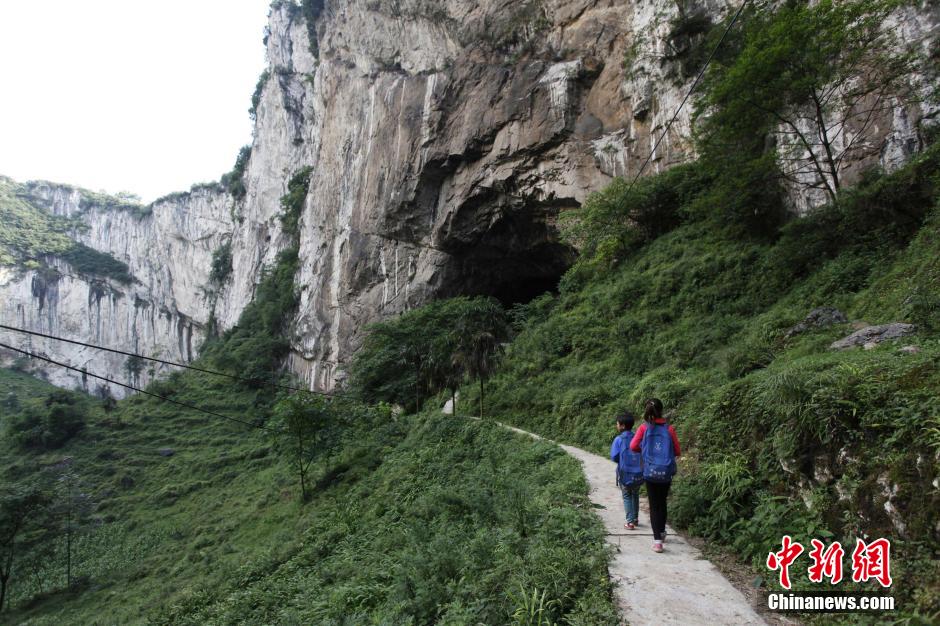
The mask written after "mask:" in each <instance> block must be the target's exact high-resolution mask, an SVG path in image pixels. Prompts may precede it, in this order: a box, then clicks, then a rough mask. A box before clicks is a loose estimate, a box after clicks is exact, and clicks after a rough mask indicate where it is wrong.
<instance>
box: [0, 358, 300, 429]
mask: <svg viewBox="0 0 940 626" xmlns="http://www.w3.org/2000/svg"><path fill="white" fill-rule="evenodd" d="M0 348H6V349H7V350H12V351H13V352H19V353H20V354H24V355H26V356H28V357H30V358H35V359H40V360H43V361H46V362H48V363H52V364H53V365H58V366H59V367H64V368H65V369H69V370H72V371H75V372H78V373H80V374H81V375H82V376H91V377H92V378H97V379H99V380H103V381H105V382H107V383H111V384H112V385H118V386H120V387H124V388H126V389H131V390H132V391H136V392H137V393H142V394H144V395H145V396H150V397H152V398H157V399H158V400H162V401H163V402H169V403H170V404H175V405H177V406H181V407H184V408H187V409H190V410H192V411H198V412H200V413H205V414H206V415H211V416H212V417H221V418H222V419H226V420H229V421H232V422H238V423H239V424H244V425H245V426H250V427H251V428H259V429H261V430H266V431H268V432H274V433H280V432H284V431H282V430H275V429H273V428H268V427H267V426H262V425H260V424H253V423H251V422H246V421H245V420H240V419H238V418H237V417H232V416H230V415H223V414H222V413H216V412H215V411H209V410H207V409H200V408H199V407H198V406H193V405H192V404H187V403H186V402H180V401H178V400H173V399H171V398H167V397H165V396H161V395H159V394H156V393H153V392H150V391H145V390H144V389H140V388H138V387H134V386H133V385H128V384H125V383H122V382H118V381H116V380H111V379H110V378H107V377H106V376H100V375H98V374H94V373H92V372H89V371H88V370H85V369H81V368H78V367H75V366H73V365H69V364H67V363H62V362H60V361H56V360H55V359H50V358H49V357H46V356H42V355H40V354H34V353H32V352H30V351H28V350H21V349H19V348H14V347H13V346H8V345H7V344H5V343H0Z"/></svg>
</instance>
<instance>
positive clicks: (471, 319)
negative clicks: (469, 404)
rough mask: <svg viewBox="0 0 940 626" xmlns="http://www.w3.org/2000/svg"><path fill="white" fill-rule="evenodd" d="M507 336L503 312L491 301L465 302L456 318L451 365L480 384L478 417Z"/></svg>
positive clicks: (506, 320)
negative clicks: (488, 383)
mask: <svg viewBox="0 0 940 626" xmlns="http://www.w3.org/2000/svg"><path fill="white" fill-rule="evenodd" d="M509 334H510V327H509V320H508V318H507V317H506V311H505V310H504V309H503V308H502V307H501V306H500V304H499V302H497V301H496V300H494V299H492V298H478V299H475V300H468V301H467V303H466V306H465V308H464V310H463V311H462V312H461V315H460V316H459V317H458V318H457V323H456V325H455V327H454V331H453V334H452V337H453V342H454V358H453V362H454V363H455V364H456V365H457V367H458V368H459V370H460V371H462V372H466V374H467V375H468V376H470V377H471V378H476V379H478V380H479V381H480V418H483V406H484V390H485V385H486V379H487V378H489V377H490V375H491V374H492V373H493V371H494V370H495V369H496V364H497V363H498V362H499V357H500V355H501V354H502V352H503V344H504V343H505V342H506V341H507V340H508V339H509Z"/></svg>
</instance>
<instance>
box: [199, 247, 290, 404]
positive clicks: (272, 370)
mask: <svg viewBox="0 0 940 626" xmlns="http://www.w3.org/2000/svg"><path fill="white" fill-rule="evenodd" d="M298 262H299V261H298V257H297V249H296V248H288V249H286V250H284V251H283V252H281V253H280V254H279V255H278V257H277V262H276V264H275V266H274V267H273V268H270V269H267V268H266V269H265V270H264V271H263V273H262V276H261V282H259V283H258V287H257V289H256V290H255V297H254V299H253V300H252V301H251V303H250V304H249V305H248V306H246V307H245V310H244V311H242V314H241V317H239V319H238V324H237V325H236V326H234V327H233V328H231V329H229V330H228V331H226V332H225V333H224V334H223V335H222V337H221V338H220V339H219V340H218V342H216V343H211V344H209V345H207V346H206V350H205V354H206V355H207V356H208V357H210V358H212V359H213V360H214V361H215V362H216V363H217V364H218V365H219V366H221V367H222V368H225V369H230V370H231V371H233V372H238V375H239V376H242V377H244V378H248V379H251V380H253V381H255V383H254V384H255V385H257V386H258V387H263V386H265V385H267V384H268V383H270V382H273V381H276V380H277V378H278V372H279V371H280V369H281V365H282V363H283V360H284V358H285V357H286V356H287V355H288V354H289V353H290V340H289V336H288V330H289V325H290V319H291V316H292V314H293V312H294V311H295V310H296V308H297V303H298V297H297V292H296V289H295V288H294V274H296V273H297V267H298Z"/></svg>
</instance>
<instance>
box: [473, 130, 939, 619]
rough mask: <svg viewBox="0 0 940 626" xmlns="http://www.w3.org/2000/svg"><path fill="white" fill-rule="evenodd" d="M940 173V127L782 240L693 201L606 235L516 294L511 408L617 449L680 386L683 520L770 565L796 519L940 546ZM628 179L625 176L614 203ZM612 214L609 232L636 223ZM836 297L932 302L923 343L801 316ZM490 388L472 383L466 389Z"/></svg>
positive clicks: (907, 314) (853, 308) (906, 546)
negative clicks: (553, 285) (524, 293)
mask: <svg viewBox="0 0 940 626" xmlns="http://www.w3.org/2000/svg"><path fill="white" fill-rule="evenodd" d="M938 174H940V160H938V152H937V148H936V147H932V148H930V149H928V150H927V151H926V152H925V153H923V154H921V155H920V156H918V157H917V158H915V159H914V160H913V161H912V162H910V163H909V164H908V165H907V166H906V167H905V168H903V169H902V170H900V171H897V172H895V173H893V174H891V175H881V176H874V175H873V176H871V177H870V178H868V179H866V180H865V181H864V182H863V183H862V184H860V185H858V186H857V187H855V188H852V189H844V190H843V191H842V193H841V194H840V197H839V199H838V201H837V202H836V203H833V204H831V205H829V206H827V207H823V208H821V209H819V210H817V211H815V212H813V213H812V214H810V215H809V216H808V217H806V218H803V219H800V220H795V221H793V222H790V223H789V224H787V225H786V226H785V227H784V228H783V229H782V232H781V233H780V234H779V235H778V236H777V237H776V238H775V240H774V241H768V240H760V239H755V238H745V239H740V238H738V237H737V234H738V232H739V231H738V229H737V227H736V226H735V225H727V226H722V225H720V224H719V223H717V222H716V221H714V220H705V221H695V220H691V221H686V222H685V223H683V224H681V225H679V226H678V227H676V228H674V229H673V230H670V231H669V232H666V233H665V234H662V235H660V236H659V237H657V238H655V239H653V240H652V241H649V242H647V243H645V244H642V243H639V242H637V243H632V244H631V246H630V247H629V248H626V247H625V248H624V250H625V251H624V252H623V253H621V254H620V256H619V257H611V258H612V259H617V260H618V262H617V263H612V262H605V263H595V264H594V265H592V266H584V265H581V264H582V263H588V262H589V261H590V260H593V259H592V257H591V256H590V255H591V254H595V255H596V254H597V252H596V249H595V248H592V247H590V246H588V247H586V248H585V250H586V255H585V257H583V259H582V261H580V262H579V265H576V266H575V267H574V268H573V269H572V270H571V271H570V272H569V273H568V274H567V275H566V276H565V277H564V278H563V280H562V289H561V293H560V294H559V295H557V296H552V295H550V294H546V295H544V296H542V297H541V298H538V299H537V300H535V301H533V302H532V303H530V304H529V305H526V306H523V307H518V308H517V309H516V310H515V311H514V323H515V326H516V328H517V330H518V335H517V336H516V338H515V339H514V340H513V342H512V344H511V345H510V346H509V347H508V349H507V352H506V356H505V358H504V360H503V362H502V365H501V366H500V368H499V369H498V370H497V371H496V373H495V374H494V375H493V377H492V378H491V382H490V387H489V388H490V395H489V398H490V403H491V406H492V408H493V410H495V412H496V413H497V415H498V417H499V419H500V420H502V421H506V422H509V423H512V424H515V425H518V426H520V427H523V428H527V429H528V430H533V431H535V432H538V433H540V434H543V435H546V436H550V437H553V438H556V439H559V440H563V441H568V442H571V443H575V444H580V445H585V446H587V447H589V448H592V449H594V450H595V451H597V452H599V453H603V452H606V449H607V446H609V444H610V440H611V438H612V437H613V434H614V432H613V428H612V424H613V419H614V416H615V415H616V414H617V413H618V412H619V411H620V410H622V409H624V408H630V409H632V410H633V411H634V412H637V411H638V410H639V409H641V403H642V400H643V398H646V397H649V396H656V397H661V398H662V399H663V400H664V402H665V404H666V408H667V410H670V409H671V410H672V411H673V412H674V418H673V423H674V424H675V425H676V427H677V429H678V431H679V436H680V439H681V440H682V443H683V451H684V457H683V459H682V461H681V462H680V468H679V474H678V478H677V480H676V483H675V490H674V494H673V497H672V499H671V502H670V515H671V516H672V517H671V519H672V521H674V522H675V523H676V524H677V525H679V526H681V527H685V528H687V529H689V530H690V531H691V532H693V533H695V534H699V535H703V536H705V537H707V538H709V539H712V540H715V541H718V542H722V543H725V544H727V545H729V546H732V547H733V548H734V550H735V552H736V553H737V554H740V555H742V556H743V557H744V558H746V559H754V563H757V564H758V565H761V564H760V562H759V560H760V559H761V558H765V557H766V554H767V552H768V551H769V550H771V549H773V548H774V546H775V545H776V546H778V545H779V541H780V537H781V536H782V534H784V533H789V534H791V535H792V536H794V537H800V538H802V539H808V537H809V536H816V537H822V538H827V537H835V538H839V539H841V540H843V542H845V541H847V540H848V541H850V542H854V537H855V536H861V535H863V534H868V535H871V536H875V535H877V536H886V537H890V538H892V541H893V542H894V543H895V545H897V546H898V550H899V554H898V555H897V558H899V559H901V560H909V561H910V562H922V561H923V560H924V559H927V560H929V558H931V555H935V554H936V551H937V550H938V549H940V546H938V544H937V539H936V534H935V529H934V528H933V526H932V524H933V522H931V521H930V520H931V519H933V517H932V515H931V513H930V512H931V511H933V510H936V509H937V507H938V506H940V499H938V498H940V496H938V495H937V491H936V489H935V488H934V487H933V486H932V484H933V482H932V481H935V480H937V478H938V470H937V466H936V464H935V463H931V462H930V461H929V460H930V459H933V458H935V455H936V450H937V449H940V436H938V433H940V424H938V422H937V419H936V415H937V411H938V405H937V400H936V398H935V396H936V391H935V390H936V389H937V388H938V386H940V336H938V334H937V330H936V316H935V311H936V309H935V308H933V307H932V305H931V303H933V302H936V301H937V298H940V281H938V280H937V278H938V276H940V266H938V259H940V221H938V220H940V217H938V216H940V204H938V199H940V188H938V184H937V181H938ZM650 184H651V185H652V186H653V187H654V188H655V186H656V185H658V184H659V183H658V182H656V181H653V182H651V183H650ZM722 184H724V183H723V181H715V180H711V179H706V180H705V182H704V183H703V187H702V188H701V189H700V191H699V192H698V193H697V195H695V196H694V200H693V201H692V202H693V205H696V206H699V207H703V208H704V205H703V204H700V203H707V202H710V201H712V200H713V198H714V196H712V195H711V192H712V190H713V187H714V186H715V185H722ZM623 189H624V188H623V186H622V185H620V186H616V185H615V186H613V187H612V188H611V189H610V190H608V191H607V193H608V194H609V196H608V198H607V199H606V202H607V204H608V205H609V206H617V203H618V202H620V201H619V200H618V199H617V198H616V197H615V196H616V194H618V193H621V194H622V193H624V190H623ZM677 202H678V201H677ZM688 206H689V205H686V207H688ZM679 208H680V207H678V206H677V207H674V210H676V211H678V210H679ZM608 223H609V224H610V227H609V229H608V230H607V231H606V232H605V231H604V228H603V227H601V226H597V228H596V232H597V233H599V236H602V237H606V238H607V239H608V240H610V241H615V242H619V241H630V239H629V238H631V237H635V236H636V235H635V234H633V233H622V232H620V231H618V230H617V228H618V227H617V226H616V221H613V220H611V221H610V222H608ZM619 228H620V229H621V230H623V229H629V226H626V225H621V226H620V227H619ZM621 238H622V239H621ZM634 241H636V240H634ZM594 258H596V257H594ZM601 258H604V257H601ZM585 268H587V269H588V270H590V271H586V269H585ZM822 305H832V306H836V307H838V308H839V309H841V310H842V311H843V312H844V313H846V314H847V316H848V317H849V319H854V320H858V319H864V320H865V321H867V322H869V323H873V324H875V323H886V322H895V321H906V322H912V321H914V320H915V319H916V320H918V324H919V331H918V333H917V335H915V336H914V337H911V338H908V339H905V343H909V344H913V345H915V346H917V347H918V348H919V349H920V353H918V354H905V353H901V352H899V351H898V348H899V344H897V343H892V342H888V343H886V344H884V345H882V346H879V347H878V348H877V349H874V350H861V349H858V350H850V351H845V352H836V351H831V350H829V344H830V343H832V341H833V340H835V339H838V338H840V337H844V336H845V335H848V334H849V333H850V332H852V328H851V327H850V326H848V325H837V326H834V327H831V328H823V329H811V330H808V331H806V332H804V333H802V334H799V335H795V336H789V337H788V336H787V331H788V330H789V329H790V328H791V327H793V326H794V325H795V324H796V323H797V322H799V321H801V320H802V319H803V318H804V317H805V316H806V314H807V313H808V312H809V311H810V310H811V309H813V308H814V307H817V306H822ZM474 393H475V392H474V389H473V386H472V385H468V386H466V387H465V388H463V389H461V396H462V397H463V398H464V399H465V401H469V402H472V401H473V399H474ZM729 442H731V443H733V445H731V446H729ZM886 503H887V504H890V506H889V507H888V508H887V509H886ZM889 510H890V511H892V513H890V514H889V513H888V511H889ZM902 546H903V547H902ZM904 576H906V578H905V580H906V581H907V582H903V583H901V584H900V587H899V586H897V585H898V583H897V582H896V586H895V587H894V588H895V589H901V588H902V587H903V589H904V591H901V592H899V593H900V594H901V595H903V596H904V598H905V602H907V603H909V604H907V605H906V608H905V609H904V611H906V612H907V614H913V613H915V612H917V611H919V612H921V613H922V614H933V613H935V612H936V611H937V608H938V607H937V606H936V603H937V600H938V599H937V597H936V595H932V596H931V595H930V594H920V595H918V594H915V593H914V592H913V590H915V589H917V588H919V587H923V585H926V584H930V581H931V580H936V576H937V575H936V572H935V571H934V570H931V569H920V570H918V569H916V568H908V569H907V570H906V572H905V574H904ZM526 589H527V590H528V593H530V594H531V591H532V587H527V588H526ZM899 602H900V600H899Z"/></svg>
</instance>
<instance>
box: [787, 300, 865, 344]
mask: <svg viewBox="0 0 940 626" xmlns="http://www.w3.org/2000/svg"><path fill="white" fill-rule="evenodd" d="M848 321H849V320H848V318H847V317H846V316H845V314H844V313H843V312H842V311H840V310H839V309H837V308H835V307H831V306H820V307H816V308H815V309H813V310H812V311H810V312H809V313H808V314H807V315H806V317H805V318H804V319H803V321H802V322H800V323H798V324H796V325H794V326H793V327H792V328H790V329H789V330H787V332H786V333H784V335H783V336H784V338H785V339H790V338H792V337H795V336H797V335H799V334H801V333H805V332H806V331H808V330H811V329H814V328H827V327H829V326H833V325H835V324H845V323H847V322H848Z"/></svg>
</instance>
